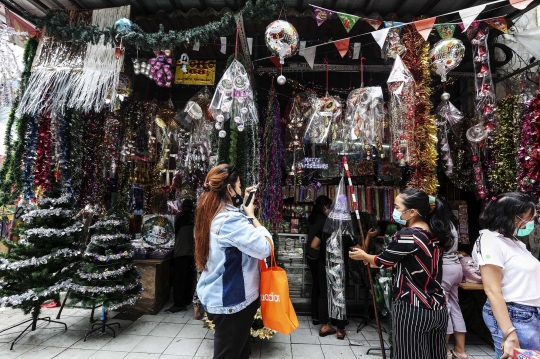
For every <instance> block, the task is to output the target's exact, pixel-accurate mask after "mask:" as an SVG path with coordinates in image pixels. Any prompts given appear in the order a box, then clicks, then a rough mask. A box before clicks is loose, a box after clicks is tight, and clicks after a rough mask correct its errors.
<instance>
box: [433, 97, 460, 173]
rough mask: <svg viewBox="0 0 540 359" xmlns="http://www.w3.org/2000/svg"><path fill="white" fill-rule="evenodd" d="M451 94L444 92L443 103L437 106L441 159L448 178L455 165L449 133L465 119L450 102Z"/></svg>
mask: <svg viewBox="0 0 540 359" xmlns="http://www.w3.org/2000/svg"><path fill="white" fill-rule="evenodd" d="M449 100H450V94H449V93H447V92H444V93H443V94H442V95H441V103H440V104H439V106H437V111H436V116H437V126H438V127H439V132H438V133H439V149H440V152H441V158H442V160H443V164H444V166H445V171H444V173H446V175H447V176H451V175H452V173H453V168H454V163H453V161H452V157H451V155H450V142H449V141H448V131H450V130H452V131H453V132H454V134H456V133H455V131H454V126H455V125H457V124H458V123H459V122H460V121H461V120H462V119H463V113H461V111H459V110H458V109H457V108H456V106H454V105H453V104H452V103H451V102H450V101H449Z"/></svg>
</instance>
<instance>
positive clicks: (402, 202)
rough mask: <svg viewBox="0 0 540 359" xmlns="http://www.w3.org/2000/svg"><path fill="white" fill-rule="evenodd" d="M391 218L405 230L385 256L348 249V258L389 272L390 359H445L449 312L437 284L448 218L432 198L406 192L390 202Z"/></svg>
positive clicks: (448, 237)
mask: <svg viewBox="0 0 540 359" xmlns="http://www.w3.org/2000/svg"><path fill="white" fill-rule="evenodd" d="M393 217H394V220H395V221H396V222H397V223H399V224H401V225H403V226H405V227H404V228H403V229H401V230H400V231H398V232H397V233H396V234H395V235H394V238H393V240H392V241H391V242H390V244H389V245H388V247H387V248H386V250H385V251H384V252H382V253H381V254H379V255H377V256H374V255H369V254H367V253H366V252H364V251H363V250H361V249H353V250H352V251H351V252H350V254H349V255H350V257H351V258H352V259H355V260H363V261H365V262H367V263H369V264H370V265H372V266H376V267H392V274H393V282H394V284H393V289H392V298H393V301H392V335H393V343H394V359H409V358H413V357H414V358H415V359H417V358H420V359H421V358H425V359H445V358H446V328H447V325H448V310H447V308H446V298H445V295H444V291H443V288H442V286H441V283H442V264H443V260H442V257H443V252H444V250H445V249H447V248H449V247H451V246H452V242H453V238H452V235H451V230H450V212H449V211H448V209H447V208H446V207H445V206H444V205H443V203H442V202H441V201H439V200H437V199H435V198H434V197H431V196H428V195H427V194H426V193H424V192H423V191H420V190H417V189H414V188H407V189H405V190H404V191H403V192H401V193H400V194H399V195H398V196H397V197H396V199H395V209H394V213H393Z"/></svg>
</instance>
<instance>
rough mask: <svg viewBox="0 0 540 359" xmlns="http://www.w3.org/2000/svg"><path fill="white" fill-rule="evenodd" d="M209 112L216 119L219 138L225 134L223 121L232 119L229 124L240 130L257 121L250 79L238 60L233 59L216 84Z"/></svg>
mask: <svg viewBox="0 0 540 359" xmlns="http://www.w3.org/2000/svg"><path fill="white" fill-rule="evenodd" d="M210 112H211V113H212V117H214V119H215V120H216V121H217V122H216V124H215V128H216V129H217V130H219V137H221V138H223V137H225V136H226V135H227V132H226V131H225V130H223V122H224V121H227V120H229V119H233V120H234V122H231V126H236V128H237V129H238V131H240V132H242V131H243V130H244V128H245V125H246V124H247V123H256V122H258V115H257V108H256V107H255V104H254V101H253V91H252V89H251V84H250V80H249V77H248V74H247V72H246V69H245V68H244V66H243V65H242V64H241V63H240V62H239V61H237V60H233V62H232V63H231V65H230V66H229V68H228V69H227V70H226V71H225V73H224V74H223V77H222V78H221V80H220V81H219V83H218V84H217V86H216V92H215V93H214V97H213V98H212V102H211V103H210Z"/></svg>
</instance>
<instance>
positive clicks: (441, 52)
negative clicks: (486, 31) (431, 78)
mask: <svg viewBox="0 0 540 359" xmlns="http://www.w3.org/2000/svg"><path fill="white" fill-rule="evenodd" d="M463 56H465V45H463V42H461V40H458V39H454V38H447V39H442V40H440V41H439V42H437V43H436V44H435V45H433V48H432V49H431V51H430V52H429V57H430V59H431V71H432V72H433V73H435V74H437V75H439V76H440V77H441V81H442V82H446V76H447V74H448V73H449V72H450V71H452V70H453V69H455V68H456V67H457V66H458V65H459V64H460V63H461V60H463Z"/></svg>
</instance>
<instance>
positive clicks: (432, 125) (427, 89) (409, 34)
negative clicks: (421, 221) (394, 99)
mask: <svg viewBox="0 0 540 359" xmlns="http://www.w3.org/2000/svg"><path fill="white" fill-rule="evenodd" d="M403 31H404V34H403V43H404V44H405V46H406V47H407V51H405V53H404V54H403V63H404V64H405V66H407V68H408V69H409V71H410V72H411V73H412V75H413V77H414V80H415V82H416V94H415V98H414V99H412V100H414V101H416V107H415V116H414V118H413V119H412V121H410V120H409V123H407V124H406V125H405V127H406V128H405V129H406V130H408V131H409V132H408V133H409V134H410V135H411V137H412V138H410V139H409V157H410V159H409V168H410V170H411V176H410V178H409V181H408V183H407V185H408V186H411V187H415V188H418V189H421V190H423V191H424V192H426V193H427V194H430V195H433V194H435V193H436V192H437V187H438V186H439V185H438V181H437V173H436V166H437V157H438V155H437V141H438V140H437V126H436V120H435V116H433V114H432V109H433V105H432V104H431V102H430V100H429V97H430V95H431V74H430V70H429V56H428V53H429V43H428V42H426V41H425V40H424V38H423V37H422V36H421V35H420V34H419V33H418V31H416V28H414V26H406V27H405V28H404V30H403ZM407 126H408V127H407Z"/></svg>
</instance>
